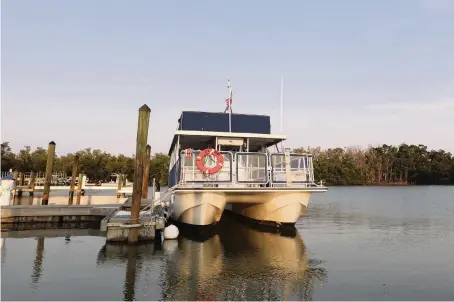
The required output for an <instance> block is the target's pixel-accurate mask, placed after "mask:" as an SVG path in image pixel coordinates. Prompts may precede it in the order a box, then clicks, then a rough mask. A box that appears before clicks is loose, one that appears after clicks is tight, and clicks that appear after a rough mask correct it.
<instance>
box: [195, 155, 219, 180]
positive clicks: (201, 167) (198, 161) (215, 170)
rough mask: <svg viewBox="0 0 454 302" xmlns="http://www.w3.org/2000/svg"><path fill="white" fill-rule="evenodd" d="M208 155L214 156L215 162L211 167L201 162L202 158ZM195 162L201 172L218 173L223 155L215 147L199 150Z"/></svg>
mask: <svg viewBox="0 0 454 302" xmlns="http://www.w3.org/2000/svg"><path fill="white" fill-rule="evenodd" d="M209 155H210V156H214V158H216V164H215V165H214V166H213V167H211V168H209V167H206V166H205V164H204V162H203V159H204V158H205V157H207V156H209ZM196 164H197V168H198V169H199V170H200V171H202V173H204V174H209V175H212V174H215V173H218V172H219V171H220V170H221V169H222V166H223V165H224V157H223V156H222V154H221V153H220V152H219V151H217V150H215V149H205V150H202V151H200V153H199V154H198V155H197V159H196Z"/></svg>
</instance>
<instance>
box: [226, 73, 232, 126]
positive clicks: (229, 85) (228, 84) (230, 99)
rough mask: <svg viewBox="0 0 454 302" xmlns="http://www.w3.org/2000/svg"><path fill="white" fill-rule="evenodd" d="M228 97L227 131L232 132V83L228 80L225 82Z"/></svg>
mask: <svg viewBox="0 0 454 302" xmlns="http://www.w3.org/2000/svg"><path fill="white" fill-rule="evenodd" d="M227 89H228V93H229V95H228V98H227V109H228V110H229V132H232V84H230V80H228V82H227Z"/></svg>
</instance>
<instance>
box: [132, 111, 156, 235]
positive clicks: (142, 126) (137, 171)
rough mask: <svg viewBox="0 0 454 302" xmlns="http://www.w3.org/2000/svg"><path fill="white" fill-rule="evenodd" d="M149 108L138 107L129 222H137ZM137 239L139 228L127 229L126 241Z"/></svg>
mask: <svg viewBox="0 0 454 302" xmlns="http://www.w3.org/2000/svg"><path fill="white" fill-rule="evenodd" d="M150 112H151V110H150V108H149V107H148V106H147V105H143V106H142V107H140V109H139V121H138V126H137V139H136V160H135V163H134V180H133V186H132V202H131V221H130V223H131V224H134V225H137V224H139V222H140V221H139V214H140V204H141V201H142V183H143V170H144V169H143V168H144V163H145V155H146V145H147V139H148V126H149V123H150ZM138 240H139V228H138V227H132V228H130V229H129V234H128V242H129V243H136V242H137V241H138Z"/></svg>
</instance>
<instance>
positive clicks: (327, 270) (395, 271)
mask: <svg viewBox="0 0 454 302" xmlns="http://www.w3.org/2000/svg"><path fill="white" fill-rule="evenodd" d="M296 229H297V230H296V232H294V233H292V232H290V233H289V234H284V235H282V234H281V235H279V234H274V233H267V232H263V231H258V230H256V229H254V228H251V227H250V226H246V225H244V224H241V223H238V222H235V221H234V220H232V219H230V218H228V219H223V221H222V223H221V225H220V226H219V227H218V228H217V229H216V230H214V231H213V232H207V233H206V234H204V236H195V235H194V234H193V233H192V232H190V231H187V230H182V231H184V234H181V235H180V238H179V239H178V241H165V242H164V243H163V244H162V245H157V244H146V245H140V246H136V247H128V246H118V245H110V244H108V245H106V243H105V238H104V237H101V236H100V234H98V233H97V231H90V230H71V231H69V230H68V231H65V230H57V231H55V230H46V231H40V232H36V231H21V232H10V233H2V247H1V254H2V257H1V262H2V263H1V264H2V272H1V281H2V282H1V286H2V289H1V294H2V297H1V298H2V300H132V299H135V300H210V299H211V300H215V299H217V300H453V299H454V286H453V285H454V257H453V255H454V188H453V187H411V188H405V187H394V188H387V187H377V188H370V187H369V188H363V187H360V188H331V189H330V191H329V192H328V193H324V194H317V195H314V196H313V198H312V199H311V203H310V206H309V211H308V213H307V215H306V216H305V217H303V218H302V219H301V220H300V221H299V222H298V223H297V225H296ZM65 235H71V240H70V241H66V240H65V238H64V236H65ZM42 236H44V237H42ZM51 236H60V237H51Z"/></svg>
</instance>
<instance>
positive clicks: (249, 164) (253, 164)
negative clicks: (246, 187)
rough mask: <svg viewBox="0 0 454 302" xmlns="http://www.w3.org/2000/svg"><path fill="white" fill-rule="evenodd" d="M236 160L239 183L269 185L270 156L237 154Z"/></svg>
mask: <svg viewBox="0 0 454 302" xmlns="http://www.w3.org/2000/svg"><path fill="white" fill-rule="evenodd" d="M235 158H236V159H235V161H236V181H237V182H238V183H246V184H267V183H268V156H267V155H266V153H258V152H257V153H251V152H238V153H236V154H235Z"/></svg>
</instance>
